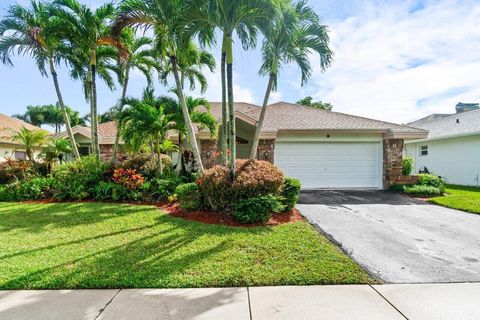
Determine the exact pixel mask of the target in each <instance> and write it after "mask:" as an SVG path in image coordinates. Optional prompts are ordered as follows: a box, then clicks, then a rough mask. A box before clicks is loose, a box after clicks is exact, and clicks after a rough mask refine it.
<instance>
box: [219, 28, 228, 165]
mask: <svg viewBox="0 0 480 320" xmlns="http://www.w3.org/2000/svg"><path fill="white" fill-rule="evenodd" d="M223 39H224V40H223V44H222V59H221V62H220V68H221V69H220V70H221V75H222V134H221V136H220V146H221V151H222V153H221V154H222V165H224V166H225V167H226V166H227V163H228V155H227V149H228V145H227V134H228V120H227V83H226V82H227V80H226V76H225V65H226V57H227V52H226V51H225V50H226V43H225V42H226V41H225V36H224V37H223Z"/></svg>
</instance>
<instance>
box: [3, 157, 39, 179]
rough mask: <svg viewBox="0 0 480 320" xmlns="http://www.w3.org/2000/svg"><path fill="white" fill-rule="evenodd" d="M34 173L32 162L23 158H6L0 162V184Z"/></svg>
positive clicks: (24, 177)
mask: <svg viewBox="0 0 480 320" xmlns="http://www.w3.org/2000/svg"><path fill="white" fill-rule="evenodd" d="M34 175H35V170H34V168H32V163H31V162H30V161H25V160H15V159H13V158H10V157H8V158H6V159H5V161H4V162H2V163H0V184H8V183H11V182H14V181H23V180H27V179H29V178H31V177H33V176H34Z"/></svg>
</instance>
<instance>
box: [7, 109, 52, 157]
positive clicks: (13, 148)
mask: <svg viewBox="0 0 480 320" xmlns="http://www.w3.org/2000/svg"><path fill="white" fill-rule="evenodd" d="M22 127H25V128H27V129H28V130H42V131H45V132H48V131H47V130H44V129H42V128H39V127H36V126H33V125H31V124H29V123H26V122H24V121H22V120H20V119H17V118H14V117H9V116H6V115H4V114H1V113H0V161H4V160H5V159H6V158H9V157H10V158H13V159H17V160H26V159H27V155H26V153H25V148H24V147H23V146H22V145H21V144H19V143H18V142H16V141H13V140H12V137H13V135H14V134H15V132H17V131H19V130H21V129H22ZM41 151H42V149H41V148H37V149H35V152H34V154H33V155H34V157H35V158H36V157H37V156H38V155H39V154H40V152H41Z"/></svg>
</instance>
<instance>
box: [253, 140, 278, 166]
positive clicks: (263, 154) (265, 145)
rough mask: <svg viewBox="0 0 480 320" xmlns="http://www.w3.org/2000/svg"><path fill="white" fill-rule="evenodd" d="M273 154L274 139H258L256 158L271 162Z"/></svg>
mask: <svg viewBox="0 0 480 320" xmlns="http://www.w3.org/2000/svg"><path fill="white" fill-rule="evenodd" d="M274 155H275V140H260V141H259V143H258V149H257V159H258V160H264V161H268V162H270V163H273V159H274Z"/></svg>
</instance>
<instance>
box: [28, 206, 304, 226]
mask: <svg viewBox="0 0 480 320" xmlns="http://www.w3.org/2000/svg"><path fill="white" fill-rule="evenodd" d="M22 202H24V203H65V201H59V200H56V199H41V200H27V201H22ZM68 202H71V203H82V202H94V203H96V202H99V201H95V200H88V199H85V200H78V201H68ZM105 203H121V204H133V205H154V206H156V207H158V208H160V209H162V210H164V211H165V212H166V213H167V214H169V215H171V216H172V217H177V218H182V219H185V220H191V221H196V222H201V223H205V224H218V225H225V226H232V227H244V228H251V227H259V226H277V225H280V224H285V223H290V222H296V221H305V218H304V217H303V216H302V215H301V214H300V211H298V210H297V209H293V210H291V211H286V212H282V213H274V214H272V217H271V218H270V220H268V222H267V223H252V224H243V223H239V222H237V221H236V220H235V219H233V218H232V217H231V216H229V215H225V214H222V213H220V212H216V211H208V210H196V211H185V210H183V209H181V208H180V205H179V204H178V203H176V202H175V203H169V202H133V201H122V202H105Z"/></svg>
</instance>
